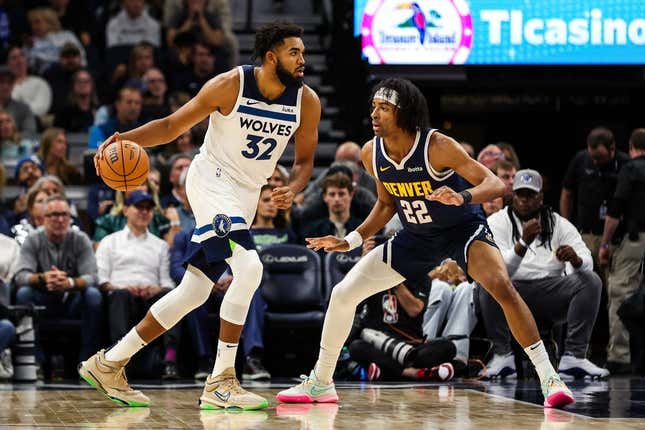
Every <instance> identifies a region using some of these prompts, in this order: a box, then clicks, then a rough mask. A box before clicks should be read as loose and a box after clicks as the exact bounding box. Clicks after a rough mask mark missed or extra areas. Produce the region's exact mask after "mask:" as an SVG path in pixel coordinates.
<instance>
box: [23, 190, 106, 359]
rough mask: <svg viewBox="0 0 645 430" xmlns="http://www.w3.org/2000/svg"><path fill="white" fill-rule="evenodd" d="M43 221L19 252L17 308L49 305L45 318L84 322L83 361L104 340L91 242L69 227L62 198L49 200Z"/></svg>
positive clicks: (68, 215)
mask: <svg viewBox="0 0 645 430" xmlns="http://www.w3.org/2000/svg"><path fill="white" fill-rule="evenodd" d="M44 216H45V228H44V229H43V230H38V231H36V232H35V233H33V234H30V235H29V236H27V239H26V240H25V243H24V244H23V245H22V247H21V248H20V259H19V262H18V269H17V271H16V276H15V283H16V285H17V287H18V292H17V294H16V304H18V305H27V304H30V303H33V304H35V305H44V306H47V309H46V310H45V311H44V315H46V316H52V317H67V318H70V317H80V318H81V320H82V324H81V349H80V353H79V361H82V360H85V359H87V358H88V357H89V356H90V355H92V354H93V351H95V350H96V349H97V348H98V347H99V340H100V338H101V336H100V329H101V316H102V301H103V300H102V297H101V293H100V292H99V291H98V289H97V288H96V278H97V270H96V260H95V258H94V252H93V250H92V243H91V242H90V239H89V238H88V237H87V235H86V234H85V233H83V232H81V231H78V230H73V229H71V228H70V222H71V214H70V210H69V205H68V204H67V200H65V198H64V197H62V196H51V197H49V198H48V199H47V200H46V202H45V215H44ZM59 266H60V267H59ZM41 361H42V355H41Z"/></svg>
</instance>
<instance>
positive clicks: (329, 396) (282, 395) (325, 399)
mask: <svg viewBox="0 0 645 430" xmlns="http://www.w3.org/2000/svg"><path fill="white" fill-rule="evenodd" d="M300 379H302V382H301V383H300V384H298V385H296V386H295V387H291V388H289V389H288V390H284V391H280V392H279V393H278V395H277V396H275V397H276V399H278V401H279V402H282V403H336V402H337V401H338V395H337V394H336V387H335V386H334V383H333V382H332V383H331V384H324V383H322V382H320V381H319V380H318V378H316V375H315V374H314V371H313V370H312V371H311V373H310V374H309V376H306V375H300Z"/></svg>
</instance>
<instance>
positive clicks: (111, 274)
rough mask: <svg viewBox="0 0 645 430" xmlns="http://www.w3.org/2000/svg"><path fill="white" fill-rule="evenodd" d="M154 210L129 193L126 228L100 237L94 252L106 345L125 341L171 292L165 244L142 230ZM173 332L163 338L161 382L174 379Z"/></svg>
mask: <svg viewBox="0 0 645 430" xmlns="http://www.w3.org/2000/svg"><path fill="white" fill-rule="evenodd" d="M154 209H155V202H154V200H153V197H152V196H151V195H150V194H148V193H146V192H144V191H141V190H136V191H134V192H132V193H131V194H130V195H129V196H128V198H127V200H126V202H125V207H124V209H123V213H124V215H125V217H126V219H127V224H126V226H125V227H124V228H123V229H122V230H120V231H117V232H115V233H112V234H110V235H108V236H106V237H105V238H104V239H103V240H101V243H99V246H98V248H97V250H96V261H97V264H98V273H99V275H98V276H99V284H100V286H101V290H102V291H103V292H104V293H105V294H106V297H107V305H108V312H109V315H110V319H109V321H108V324H109V332H110V342H112V343H115V342H117V341H118V340H119V339H121V338H122V337H123V336H125V335H126V334H127V333H128V331H129V330H130V327H131V326H132V325H133V323H134V322H136V321H138V320H140V319H141V318H142V317H143V315H144V314H145V313H146V312H147V311H148V309H150V306H152V304H153V303H154V302H156V301H157V300H159V299H160V298H161V297H162V296H163V295H164V294H165V293H167V292H169V291H170V290H172V289H173V288H174V287H175V284H174V282H173V281H172V279H171V278H170V270H169V268H170V258H169V252H168V251H169V248H168V244H167V243H166V242H164V241H163V240H161V239H159V238H158V237H156V236H154V235H153V234H151V233H150V231H149V230H148V225H149V224H150V222H151V221H152V216H153V213H154ZM176 332H177V330H175V329H171V330H169V331H168V332H166V333H165V334H164V335H163V338H164V344H165V357H164V362H165V366H164V373H163V377H164V378H176V377H177V375H178V373H177V366H176V364H177V340H178V339H177V336H176Z"/></svg>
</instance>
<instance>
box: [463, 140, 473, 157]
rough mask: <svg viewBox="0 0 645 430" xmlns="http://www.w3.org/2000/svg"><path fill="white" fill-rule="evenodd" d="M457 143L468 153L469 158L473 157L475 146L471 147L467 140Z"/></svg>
mask: <svg viewBox="0 0 645 430" xmlns="http://www.w3.org/2000/svg"><path fill="white" fill-rule="evenodd" d="M459 144H460V145H461V147H462V148H464V151H466V153H467V154H468V155H470V158H475V148H473V145H471V144H470V143H468V142H459Z"/></svg>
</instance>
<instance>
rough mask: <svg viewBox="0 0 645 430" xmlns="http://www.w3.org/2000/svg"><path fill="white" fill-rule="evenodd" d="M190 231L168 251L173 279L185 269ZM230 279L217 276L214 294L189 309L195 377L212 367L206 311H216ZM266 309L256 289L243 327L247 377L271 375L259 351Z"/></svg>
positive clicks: (176, 239) (202, 374)
mask: <svg viewBox="0 0 645 430" xmlns="http://www.w3.org/2000/svg"><path fill="white" fill-rule="evenodd" d="M192 234H193V230H192V229H189V230H182V231H181V232H179V233H178V234H177V235H176V236H175V242H174V244H173V246H172V249H171V253H170V273H171V276H172V278H173V280H174V281H175V282H177V283H178V282H181V279H182V278H183V276H184V273H185V272H186V268H185V267H184V260H185V256H186V255H187V252H188V248H189V244H190V238H191V236H192ZM232 281H233V277H232V276H231V274H230V273H229V272H228V271H226V272H224V274H222V276H221V277H220V279H219V280H218V281H217V283H215V284H214V285H213V294H211V296H210V297H209V298H208V300H207V301H206V302H205V303H204V304H202V305H200V306H198V307H197V308H195V309H194V310H192V311H191V312H189V313H188V314H187V315H186V317H185V321H186V324H187V325H188V328H189V333H190V335H191V337H192V340H193V343H194V345H195V350H196V352H197V372H196V373H195V379H200V380H202V379H206V377H207V376H208V375H210V373H211V371H212V368H213V363H214V359H213V345H212V343H213V341H212V339H211V336H210V334H209V330H208V313H209V310H212V309H216V310H218V309H219V307H220V305H221V303H222V299H223V298H224V294H225V293H226V291H227V290H228V287H229V285H230V284H231V282H232ZM265 312H266V303H265V301H264V298H263V297H262V294H261V292H260V289H259V288H258V289H257V291H256V292H255V294H254V295H253V298H252V299H251V304H250V306H249V311H248V314H247V319H246V324H244V329H243V330H242V342H241V343H242V348H243V351H244V357H245V362H244V369H243V373H242V377H243V378H245V379H250V380H258V379H269V378H271V375H270V374H269V372H268V371H267V370H266V368H265V367H264V364H263V363H262V352H263V350H264V342H263V340H262V337H263V334H264V315H265Z"/></svg>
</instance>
